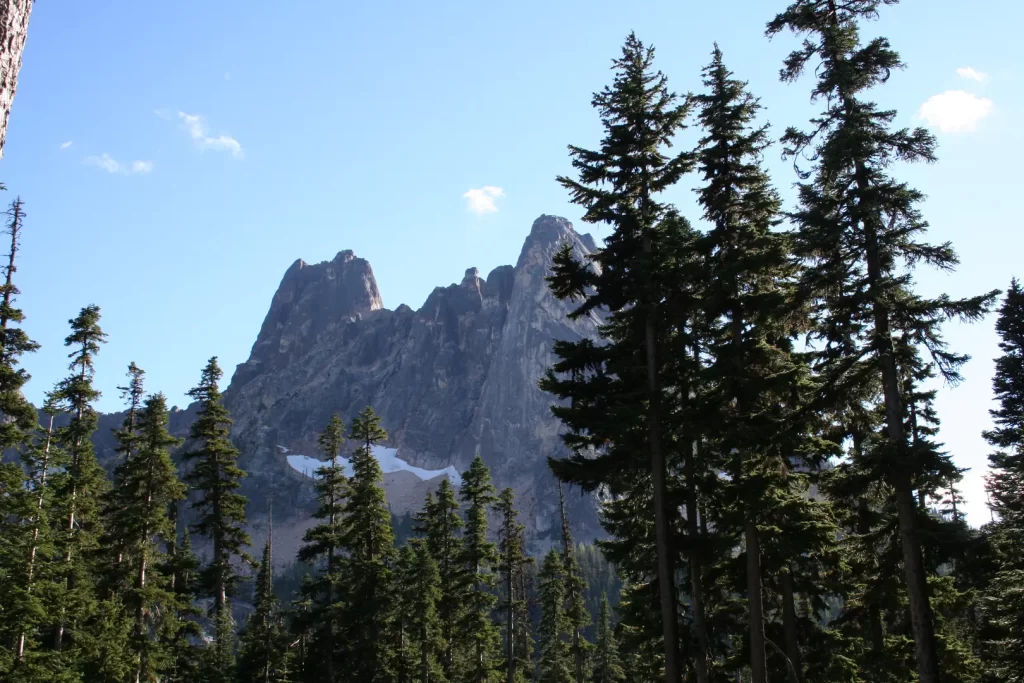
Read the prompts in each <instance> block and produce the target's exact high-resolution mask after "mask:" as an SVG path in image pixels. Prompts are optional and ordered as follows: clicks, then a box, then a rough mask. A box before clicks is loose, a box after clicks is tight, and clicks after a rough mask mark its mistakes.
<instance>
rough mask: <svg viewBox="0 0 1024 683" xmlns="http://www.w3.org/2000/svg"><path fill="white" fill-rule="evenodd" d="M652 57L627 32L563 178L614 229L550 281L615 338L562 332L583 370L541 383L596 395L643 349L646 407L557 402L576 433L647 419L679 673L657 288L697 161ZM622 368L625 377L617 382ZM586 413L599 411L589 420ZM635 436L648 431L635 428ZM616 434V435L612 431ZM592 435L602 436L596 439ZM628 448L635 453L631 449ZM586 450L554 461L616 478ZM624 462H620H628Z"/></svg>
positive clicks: (669, 660) (587, 476)
mask: <svg viewBox="0 0 1024 683" xmlns="http://www.w3.org/2000/svg"><path fill="white" fill-rule="evenodd" d="M653 59H654V50H653V48H649V47H645V46H644V45H643V44H642V43H641V42H640V41H639V40H638V39H637V38H636V36H635V35H633V34H630V36H629V37H628V39H627V40H626V44H625V46H624V47H623V50H622V57H621V58H620V59H617V60H615V62H614V68H615V70H616V76H615V81H614V84H613V85H612V86H611V87H607V88H605V89H604V90H603V91H602V92H600V93H597V94H596V95H595V96H594V99H593V104H594V106H595V108H597V109H598V111H599V112H600V115H601V121H602V124H603V126H604V129H605V137H604V139H603V140H602V141H601V147H600V149H599V150H597V151H590V150H585V149H582V148H579V147H570V152H571V155H572V157H573V166H574V167H575V168H576V169H577V170H578V171H579V180H578V181H577V180H572V179H570V178H567V177H560V178H559V179H558V180H559V182H560V183H561V184H562V185H563V186H565V187H566V188H568V189H569V190H570V192H571V194H572V201H573V202H574V203H576V204H579V205H581V206H583V207H585V208H586V213H585V214H584V218H583V219H584V220H585V221H586V222H588V223H607V224H609V225H611V226H612V227H613V229H614V232H613V233H612V235H611V236H610V237H609V238H608V240H607V241H606V244H605V247H604V248H603V249H601V250H600V251H599V252H598V253H597V254H596V255H594V256H593V257H592V258H593V261H594V262H595V263H596V264H598V265H599V266H600V269H590V268H589V267H588V265H589V264H586V265H585V264H580V263H576V262H574V260H573V259H572V256H571V254H570V253H569V252H565V251H563V252H562V254H561V255H560V257H559V259H558V260H556V268H555V274H554V275H553V276H552V278H551V280H550V281H551V285H552V290H553V292H554V293H555V295H556V296H558V297H559V298H564V299H573V300H582V303H581V304H580V306H579V307H578V308H577V309H576V310H574V311H573V312H572V313H571V314H570V317H573V318H577V317H580V316H583V315H587V314H589V313H590V312H592V311H594V310H596V309H601V308H603V309H605V310H607V311H608V312H609V314H610V315H609V318H608V322H607V323H606V324H605V326H603V328H602V330H601V334H602V336H603V337H605V338H606V339H609V340H610V341H611V344H610V346H611V347H612V348H598V347H597V346H596V345H594V344H593V342H592V341H590V340H582V341H579V342H558V343H557V344H556V346H555V352H556V354H557V355H558V356H559V358H560V360H559V363H558V364H556V366H555V372H556V373H559V374H561V373H570V374H573V371H574V370H575V371H577V372H576V374H577V375H579V376H574V377H572V378H571V379H568V380H558V379H557V378H556V377H555V375H554V373H552V374H549V376H548V377H547V378H546V380H545V382H544V384H543V385H542V386H543V387H544V388H545V389H546V390H548V391H551V392H553V393H555V394H556V395H558V396H559V397H560V398H563V399H564V398H571V399H572V400H573V401H575V400H576V399H578V398H580V399H584V398H587V397H590V398H592V396H593V392H594V391H599V390H598V389H597V387H598V386H602V387H603V386H605V385H607V384H608V381H609V377H608V376H607V375H605V374H604V372H603V369H604V368H605V367H607V364H608V361H609V360H610V359H611V358H614V357H616V356H618V357H622V355H623V354H625V353H627V350H628V352H629V353H632V354H633V355H635V356H636V357H635V358H633V359H632V361H633V363H632V364H631V365H632V367H633V368H637V367H642V368H644V372H638V370H637V369H632V370H631V371H629V372H628V378H629V379H630V380H631V381H632V382H635V383H636V385H635V386H634V385H632V384H631V385H630V390H631V391H632V393H633V395H634V396H636V395H638V394H639V395H641V396H643V400H644V409H643V410H642V411H639V410H637V408H638V406H636V405H635V403H636V401H634V406H633V408H634V410H633V411H631V412H630V413H628V414H624V413H620V414H613V415H612V416H610V415H608V414H607V413H606V414H604V415H601V416H600V418H599V417H598V415H597V414H590V415H589V416H586V415H583V414H582V413H583V410H582V409H581V410H576V408H577V407H576V406H571V407H568V408H564V409H563V408H562V407H559V408H555V409H553V410H554V411H555V414H556V415H557V416H558V417H559V418H561V419H562V421H563V422H564V423H566V425H567V426H569V427H570V429H571V430H574V432H579V431H581V428H583V429H586V428H588V427H590V426H591V425H592V424H593V422H594V421H596V420H598V419H600V420H607V421H608V423H609V424H608V425H607V426H606V427H605V428H604V429H602V430H600V431H602V432H604V433H607V432H608V431H611V430H616V431H617V432H618V433H617V434H616V435H615V436H616V437H617V438H618V440H619V441H620V442H622V441H623V440H624V439H625V438H626V434H627V433H629V432H633V431H635V428H636V425H635V423H636V422H638V421H641V422H642V423H643V426H645V427H646V442H641V443H637V444H635V445H636V446H637V447H640V448H642V449H643V452H645V453H646V454H647V456H648V460H649V466H648V467H649V470H648V471H649V472H650V476H651V487H652V489H653V499H652V509H651V514H650V516H651V517H652V518H653V520H654V526H655V543H654V548H655V556H656V559H657V564H656V567H657V576H658V585H659V592H658V598H659V602H660V615H661V627H662V632H663V647H664V651H665V673H666V680H667V681H669V682H670V683H678V681H680V680H681V676H682V667H681V664H680V660H679V648H678V629H677V624H678V609H677V605H676V586H675V579H674V577H675V566H674V564H675V561H674V554H673V553H672V552H670V538H669V537H670V534H671V530H670V519H671V518H672V514H671V511H670V505H669V501H668V483H667V471H668V466H667V457H666V445H665V442H666V441H667V439H666V434H665V433H664V427H665V424H664V423H665V420H666V418H665V414H666V413H665V410H664V408H663V405H662V404H663V402H664V398H665V392H664V387H663V386H662V385H663V383H664V377H663V367H664V364H663V363H662V361H660V360H659V354H660V353H663V352H664V346H665V338H664V337H665V334H664V332H665V331H664V325H665V316H666V315H667V311H666V310H665V308H664V307H662V306H661V305H660V302H661V300H662V298H663V292H662V290H660V289H659V282H660V274H659V268H660V266H661V264H662V260H663V256H664V254H663V253H662V246H663V244H664V243H665V242H666V241H667V240H671V239H672V237H671V236H666V234H665V233H666V228H668V227H670V226H671V227H674V226H676V225H678V224H677V223H676V222H667V221H666V220H665V219H666V218H667V217H668V216H669V215H670V207H668V206H667V205H666V204H664V203H662V202H660V201H659V200H658V195H659V194H660V193H661V192H662V191H664V190H665V189H667V188H669V187H671V186H672V185H674V184H675V183H676V182H677V181H678V180H679V178H680V177H681V176H682V175H683V173H685V172H686V171H687V170H688V168H689V167H690V166H691V160H690V155H689V154H688V153H686V152H683V153H680V154H677V155H675V156H666V154H665V152H664V149H665V148H666V147H668V146H669V145H671V142H672V138H673V136H674V135H675V134H676V133H677V132H678V131H679V130H680V129H681V128H682V127H683V122H684V120H685V118H686V116H687V112H688V105H687V104H686V103H680V102H679V101H678V100H677V98H676V96H675V95H674V94H673V93H672V92H670V91H669V90H668V86H667V83H666V79H665V76H664V75H662V74H661V73H660V72H655V71H654V70H653ZM636 364H639V366H637V365H636ZM588 371H589V372H588ZM625 379H626V378H620V381H625ZM586 417H589V418H590V421H589V423H587V424H583V423H584V420H585V418H586ZM624 422H626V423H628V426H627V424H624ZM632 438H633V440H634V441H637V442H639V441H640V439H639V437H638V436H632ZM573 440H576V441H580V440H581V439H580V438H579V437H578V436H576V435H575V434H570V435H569V436H568V437H567V441H573ZM612 443H613V445H618V444H615V443H614V441H613V442H612ZM571 445H572V444H570V446H571ZM590 445H592V446H594V447H596V448H601V447H603V444H602V442H601V441H599V440H598V439H596V438H595V439H592V444H590ZM629 450H630V451H631V452H635V451H634V449H633V448H631V449H629ZM577 458H578V459H577V460H572V459H570V461H569V462H566V463H564V464H563V466H561V467H558V468H556V474H557V475H558V476H559V478H560V479H561V480H563V481H567V482H573V483H577V484H581V485H585V486H588V487H589V488H593V487H594V485H595V483H598V484H606V483H607V482H608V476H609V474H610V473H609V472H608V469H609V468H610V467H612V462H608V459H609V458H610V456H605V463H599V462H595V461H594V459H586V458H583V457H582V455H578V456H577ZM622 458H624V459H626V460H627V461H628V462H629V466H630V467H631V468H635V467H636V463H635V460H636V457H635V456H634V455H632V454H631V455H629V456H626V455H625V454H623V455H622ZM619 467H620V468H621V467H622V464H621V463H620V464H619ZM601 475H604V476H601ZM595 479H597V480H598V481H597V482H595Z"/></svg>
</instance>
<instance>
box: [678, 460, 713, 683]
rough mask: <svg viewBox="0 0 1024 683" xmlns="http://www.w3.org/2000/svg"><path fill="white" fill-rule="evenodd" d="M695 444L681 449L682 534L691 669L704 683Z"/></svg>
mask: <svg viewBox="0 0 1024 683" xmlns="http://www.w3.org/2000/svg"><path fill="white" fill-rule="evenodd" d="M698 448H699V446H698V444H697V442H696V441H694V442H693V448H692V449H690V450H688V451H685V452H686V456H685V460H684V462H683V470H684V472H683V473H684V475H685V477H686V533H687V534H688V535H689V536H690V539H689V540H690V550H689V558H688V559H689V565H690V608H691V610H692V611H693V631H694V640H696V642H697V655H696V657H694V662H693V668H694V673H695V674H696V677H697V683H708V627H707V621H706V619H705V612H704V584H703V578H702V574H703V567H702V566H701V557H700V552H701V551H700V548H699V547H697V539H698V537H699V526H698V521H697V480H696V476H697V475H696V467H694V460H695V459H696V457H697V453H698Z"/></svg>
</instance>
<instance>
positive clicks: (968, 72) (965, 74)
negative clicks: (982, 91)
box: [956, 66, 988, 83]
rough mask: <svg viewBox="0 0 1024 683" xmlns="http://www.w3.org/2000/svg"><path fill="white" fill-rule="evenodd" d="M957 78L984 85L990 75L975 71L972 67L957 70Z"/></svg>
mask: <svg viewBox="0 0 1024 683" xmlns="http://www.w3.org/2000/svg"><path fill="white" fill-rule="evenodd" d="M956 74H957V76H959V77H960V78H967V79H970V80H972V81H978V82H979V83H982V82H984V81H986V80H987V79H988V74H986V73H982V72H981V71H977V70H975V69H974V68H973V67H970V66H963V67H960V68H959V69H957V70H956Z"/></svg>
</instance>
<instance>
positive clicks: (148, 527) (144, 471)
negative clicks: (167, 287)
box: [106, 364, 185, 683]
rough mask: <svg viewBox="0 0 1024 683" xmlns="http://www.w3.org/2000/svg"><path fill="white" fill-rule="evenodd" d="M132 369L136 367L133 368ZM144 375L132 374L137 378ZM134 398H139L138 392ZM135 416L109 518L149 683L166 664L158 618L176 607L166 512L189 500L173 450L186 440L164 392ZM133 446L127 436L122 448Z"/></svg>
mask: <svg viewBox="0 0 1024 683" xmlns="http://www.w3.org/2000/svg"><path fill="white" fill-rule="evenodd" d="M132 368H133V369H135V370H138V369H137V368H135V366H134V364H133V365H132ZM140 375H141V371H139V374H137V375H133V379H134V378H138V377H139V376H140ZM133 396H134V394H133ZM135 409H136V411H137V415H136V416H135V417H134V418H132V422H133V423H134V424H132V425H131V426H130V427H129V426H128V425H127V424H126V426H125V429H130V430H131V431H132V432H136V430H137V433H136V434H133V436H132V438H131V443H132V447H133V453H132V455H131V456H130V457H129V458H128V459H126V460H124V461H123V462H121V463H120V464H119V465H118V466H117V468H116V470H115V475H114V476H115V488H114V490H113V495H112V496H111V497H110V498H111V503H112V504H111V509H110V510H109V511H108V512H107V513H106V518H107V520H108V523H109V525H110V528H111V529H116V530H117V538H118V540H119V543H120V550H121V553H122V556H121V557H120V560H119V561H118V564H119V565H120V566H121V569H122V572H121V573H123V575H125V576H127V577H128V579H129V581H130V583H129V586H130V587H129V589H128V590H127V591H125V596H124V598H125V602H126V603H127V605H126V606H127V607H128V608H129V609H130V610H131V611H132V614H133V616H134V634H133V637H132V643H131V650H132V651H133V652H134V653H135V658H136V668H135V676H134V680H135V683H140V681H148V680H150V679H152V678H154V677H156V676H158V675H159V673H160V672H162V671H163V670H164V669H165V668H166V667H167V666H168V662H167V661H166V653H165V652H164V648H163V647H162V645H163V644H162V643H160V642H159V641H158V640H157V639H156V637H155V636H156V633H157V631H158V630H159V626H160V624H159V621H158V618H159V615H160V614H162V613H164V612H165V610H167V609H169V608H172V607H173V605H174V601H175V598H174V595H173V594H172V593H171V592H170V591H169V590H168V587H169V580H168V577H167V576H166V575H165V574H164V573H163V569H164V565H165V559H164V556H163V552H162V550H163V547H164V546H165V545H166V544H167V543H168V542H169V541H171V540H173V539H174V537H175V533H176V530H175V529H174V526H173V524H172V522H171V520H170V519H168V516H167V511H168V509H169V507H170V506H171V505H173V504H175V503H177V501H179V500H182V499H183V498H184V497H185V486H184V484H182V483H181V482H180V481H179V480H178V475H177V471H176V469H175V467H174V463H173V462H171V454H170V450H171V449H172V448H174V447H176V446H178V445H179V444H180V443H181V441H180V439H177V438H175V437H173V436H171V434H170V432H169V431H168V422H169V417H168V410H167V400H166V398H164V396H163V394H154V395H153V396H151V397H149V398H148V399H147V400H146V401H145V404H144V406H142V407H141V410H139V406H135ZM126 443H128V439H124V438H122V440H121V444H122V445H125V444H126Z"/></svg>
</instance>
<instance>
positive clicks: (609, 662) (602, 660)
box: [592, 594, 626, 683]
mask: <svg viewBox="0 0 1024 683" xmlns="http://www.w3.org/2000/svg"><path fill="white" fill-rule="evenodd" d="M592 680H593V682H594V683H622V682H623V681H625V680H626V673H625V671H624V670H623V669H622V662H621V660H620V659H619V647H618V644H617V643H616V642H615V631H614V630H613V629H612V617H611V607H610V606H609V605H608V596H607V595H606V594H602V595H601V616H600V617H598V620H597V644H596V647H595V653H594V674H593V679H592Z"/></svg>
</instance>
